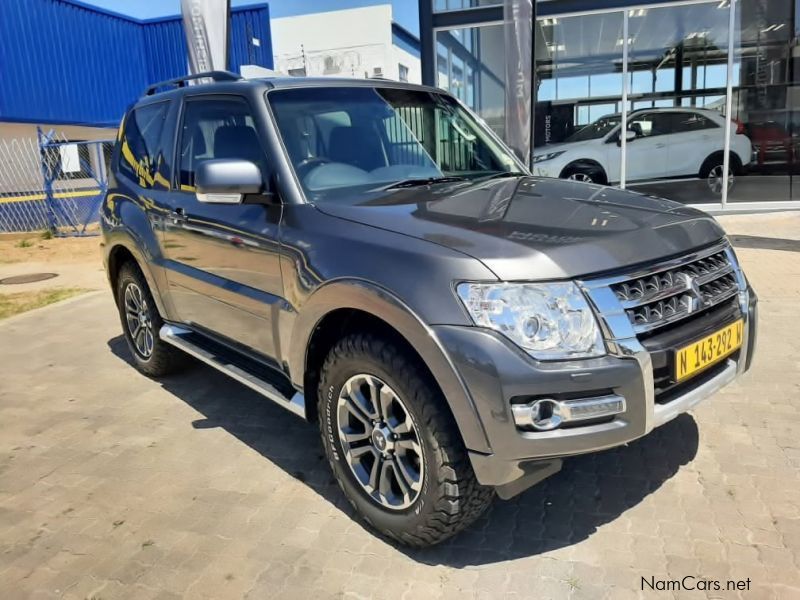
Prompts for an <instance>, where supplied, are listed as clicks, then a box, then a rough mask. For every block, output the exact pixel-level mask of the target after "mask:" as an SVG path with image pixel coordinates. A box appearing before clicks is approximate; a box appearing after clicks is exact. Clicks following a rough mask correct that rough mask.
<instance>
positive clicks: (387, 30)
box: [270, 3, 420, 81]
mask: <svg viewBox="0 0 800 600" xmlns="http://www.w3.org/2000/svg"><path fill="white" fill-rule="evenodd" d="M270 26H271V28H272V52H273V55H274V59H275V70H276V71H283V72H289V71H290V70H293V69H302V68H303V67H304V65H305V69H306V75H309V76H320V75H331V76H339V77H372V76H374V75H376V73H378V72H380V73H381V74H382V75H383V77H388V78H391V79H397V78H398V68H397V64H398V62H402V63H403V64H404V65H406V66H408V67H409V81H420V76H419V70H420V68H419V59H417V58H416V57H411V55H409V54H408V53H407V52H405V51H404V50H402V49H400V48H396V47H395V46H394V45H393V44H392V6H391V4H388V3H387V4H381V5H377V6H366V7H363V8H352V9H346V10H334V11H327V12H319V13H314V14H308V15H300V16H295V17H284V18H282V19H272V20H271V22H270ZM399 53H402V55H403V56H402V58H400V56H401V55H400V54H399ZM409 57H411V58H413V59H414V61H416V62H414V61H412V60H411V59H409ZM376 69H379V71H376ZM414 73H417V75H416V79H413V77H414Z"/></svg>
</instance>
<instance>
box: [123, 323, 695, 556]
mask: <svg viewBox="0 0 800 600" xmlns="http://www.w3.org/2000/svg"><path fill="white" fill-rule="evenodd" d="M108 346H109V348H110V349H111V352H112V353H113V354H114V355H115V356H117V357H118V358H120V359H121V360H123V361H125V362H127V363H129V364H131V362H132V361H131V356H130V353H129V351H128V347H127V345H126V343H125V339H124V338H123V336H121V335H120V336H117V337H115V338H113V339H111V340H109V341H108ZM159 383H160V384H161V385H162V386H163V387H164V389H165V390H167V391H168V392H170V393H171V394H173V395H174V396H176V397H177V398H179V399H180V400H182V401H183V402H185V403H186V404H188V405H189V406H191V407H192V408H193V409H195V410H197V411H198V412H200V413H201V414H202V415H203V416H204V418H202V419H198V420H197V421H194V422H193V423H192V426H193V427H195V428H197V429H209V428H216V427H219V428H222V429H224V430H225V431H227V432H228V433H230V434H231V435H233V436H234V437H236V438H237V439H239V440H240V441H242V442H243V443H245V444H247V445H248V446H249V447H250V448H252V449H253V450H255V451H256V452H258V453H259V454H261V455H262V456H263V457H264V458H266V459H267V460H269V461H271V462H272V463H274V464H275V465H277V466H279V467H280V468H282V469H283V470H284V471H286V472H287V473H288V474H290V475H292V476H293V477H295V478H296V479H298V480H300V481H303V482H304V483H305V484H306V485H308V486H309V487H310V488H311V489H313V490H314V491H315V492H317V493H318V494H319V495H320V496H322V497H323V498H324V499H325V500H326V501H328V502H330V503H331V504H333V505H334V506H336V507H338V508H339V509H340V510H342V512H344V513H346V514H347V515H348V516H349V517H351V518H354V519H357V516H356V515H355V513H354V511H353V509H352V507H351V506H350V504H349V503H348V502H347V500H346V499H345V498H344V496H343V494H342V493H341V491H340V489H339V487H338V485H337V484H336V482H335V481H334V479H333V476H332V475H331V472H330V469H329V466H328V463H327V460H326V459H325V456H324V452H323V449H322V445H321V443H320V440H319V433H318V430H317V427H316V425H314V424H308V423H304V422H303V421H301V420H300V419H298V418H297V417H296V416H294V415H292V414H290V413H289V412H288V411H286V410H284V409H282V408H280V407H279V406H276V405H274V404H273V403H271V402H269V401H267V400H265V399H263V398H261V397H260V396H259V395H258V394H256V393H255V392H253V391H251V390H250V389H248V388H246V387H244V386H242V385H239V384H238V383H235V382H232V381H231V380H230V379H229V378H228V377H227V376H225V375H223V374H222V373H219V372H217V371H215V370H214V369H211V368H209V367H206V366H205V365H202V364H200V363H194V362H193V364H192V365H191V366H190V367H189V368H188V369H187V370H186V371H185V372H182V373H180V374H178V375H173V376H170V377H164V378H161V379H159ZM697 447H698V430H697V424H696V423H695V421H694V419H693V418H692V417H691V416H690V415H686V414H685V415H681V416H680V417H678V418H677V419H675V420H673V421H672V422H670V423H668V424H666V425H664V426H663V427H660V428H659V429H657V430H655V431H653V432H652V433H651V434H650V435H648V436H647V437H645V438H642V439H640V440H637V441H635V442H632V443H631V444H628V445H627V446H623V447H621V448H617V449H614V450H609V451H606V452H602V453H597V454H590V455H585V456H580V457H575V458H571V459H569V460H566V461H565V462H564V467H563V469H562V471H561V472H560V473H558V474H556V475H554V476H552V477H550V478H549V479H547V480H545V481H544V482H542V483H540V484H539V485H537V486H534V487H533V488H531V489H529V490H527V491H526V492H524V493H522V494H520V495H519V496H517V497H516V498H513V499H512V500H509V501H501V500H499V499H496V500H495V503H494V506H493V509H491V510H490V511H489V512H488V513H487V514H486V515H484V516H483V517H481V518H480V519H479V520H478V521H477V522H476V523H475V524H474V525H473V526H472V527H470V528H469V529H467V530H466V531H464V532H463V533H461V534H460V535H458V536H456V537H455V538H453V539H451V540H448V541H446V542H444V543H442V544H439V545H438V546H434V547H432V548H428V549H422V550H416V549H409V548H406V547H402V546H398V545H396V544H394V543H392V542H390V543H392V545H394V546H395V547H396V548H397V550H398V551H400V552H402V553H404V554H405V555H407V556H408V557H410V558H412V559H413V560H415V561H418V562H421V563H424V564H430V565H439V564H444V565H448V566H451V567H456V568H459V567H465V566H471V565H482V564H490V563H496V562H499V561H504V560H510V559H514V558H520V557H525V556H532V555H536V554H540V553H542V552H547V551H550V550H555V549H558V548H563V547H565V546H570V545H572V544H575V543H577V542H580V541H582V540H584V539H586V538H588V537H589V536H590V535H592V533H594V532H595V531H596V530H597V528H598V527H600V526H601V525H603V524H605V523H608V522H611V521H613V520H615V519H617V518H618V517H620V515H622V514H623V513H624V512H625V511H626V510H627V509H629V508H631V507H633V506H635V505H636V504H638V503H639V502H641V501H642V500H643V499H644V498H645V497H646V496H648V495H649V494H651V493H653V492H654V491H656V490H657V489H658V488H659V487H660V486H661V485H662V484H663V483H664V482H665V481H667V480H668V479H670V478H671V477H672V476H673V475H675V474H676V473H677V471H678V469H680V467H681V466H683V465H685V464H687V463H688V462H690V461H691V460H692V459H693V458H694V456H695V454H696V453H697ZM358 522H359V523H360V524H361V526H362V527H364V528H365V529H367V527H366V525H365V524H364V523H363V522H362V521H360V520H358Z"/></svg>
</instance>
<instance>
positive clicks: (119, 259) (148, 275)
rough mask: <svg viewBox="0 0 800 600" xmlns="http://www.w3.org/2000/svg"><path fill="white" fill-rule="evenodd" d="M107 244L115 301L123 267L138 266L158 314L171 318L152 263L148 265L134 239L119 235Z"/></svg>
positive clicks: (110, 279)
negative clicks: (128, 265) (128, 264)
mask: <svg viewBox="0 0 800 600" xmlns="http://www.w3.org/2000/svg"><path fill="white" fill-rule="evenodd" d="M107 244H108V246H109V250H108V255H107V267H106V268H107V272H108V280H109V283H110V284H111V289H112V290H113V292H114V299H115V300H117V297H116V289H117V281H118V280H119V274H120V270H121V269H122V266H123V265H125V264H126V263H129V262H130V263H132V264H134V265H136V268H138V269H139V271H141V273H142V275H144V278H145V281H146V282H147V286H148V288H149V289H150V293H151V294H152V296H153V300H154V302H155V304H156V307H157V308H158V312H159V313H160V314H161V316H162V317H164V318H169V317H168V315H170V314H171V313H170V312H169V311H168V309H167V306H166V305H165V299H164V298H163V297H162V295H161V290H162V286H159V285H158V281H156V279H155V276H154V273H153V271H152V267H151V265H150V263H148V261H147V260H146V258H145V257H144V255H143V253H142V252H141V250H140V249H139V247H138V246H137V245H136V243H135V242H134V241H133V240H132V238H129V237H127V236H123V237H120V234H117V235H116V236H114V239H112V240H111V241H109V242H107Z"/></svg>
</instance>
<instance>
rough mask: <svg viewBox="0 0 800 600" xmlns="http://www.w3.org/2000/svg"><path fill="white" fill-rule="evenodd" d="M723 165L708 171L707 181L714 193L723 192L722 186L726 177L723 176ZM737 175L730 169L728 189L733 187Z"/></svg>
mask: <svg viewBox="0 0 800 600" xmlns="http://www.w3.org/2000/svg"><path fill="white" fill-rule="evenodd" d="M723 172H724V171H723V166H722V165H717V166H715V167H714V168H713V169H711V170H710V171H709V172H708V177H707V178H706V183H707V184H708V189H710V190H711V192H712V193H714V194H717V195H720V194H722V186H723V185H724V183H723V182H724V180H725V178H724V177H723V175H722V174H723ZM734 180H735V177H734V175H733V171H732V170H731V169H728V189H731V187H732V186H733V182H734Z"/></svg>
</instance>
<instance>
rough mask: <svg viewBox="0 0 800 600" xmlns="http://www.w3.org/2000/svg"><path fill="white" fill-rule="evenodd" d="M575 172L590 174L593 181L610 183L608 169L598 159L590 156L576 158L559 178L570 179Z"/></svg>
mask: <svg viewBox="0 0 800 600" xmlns="http://www.w3.org/2000/svg"><path fill="white" fill-rule="evenodd" d="M575 173H586V174H588V175H589V176H590V177H591V179H592V182H593V183H599V184H601V185H607V184H608V175H607V174H606V170H605V169H604V168H603V166H602V165H601V164H600V163H599V162H597V161H596V160H592V159H588V158H587V159H583V158H582V159H579V160H574V161H572V162H571V163H569V164H568V165H567V166H566V167H564V168H563V169H562V170H561V173H560V174H559V178H560V179H570V178H571V176H572V175H574V174H575Z"/></svg>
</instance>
